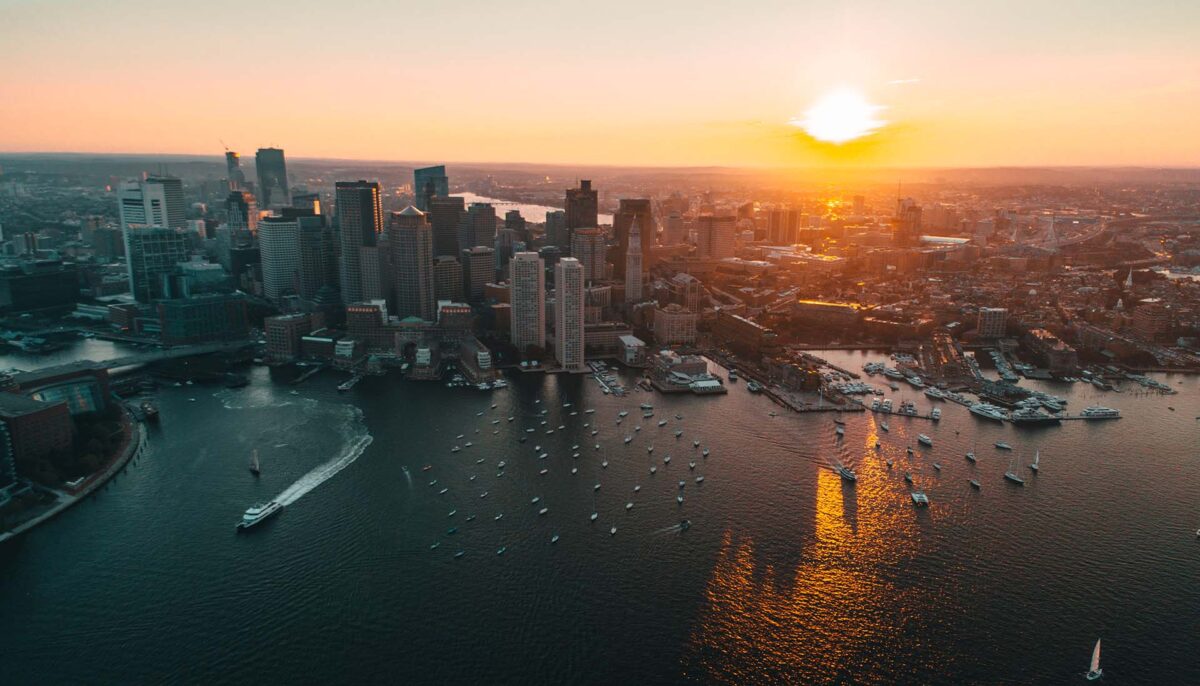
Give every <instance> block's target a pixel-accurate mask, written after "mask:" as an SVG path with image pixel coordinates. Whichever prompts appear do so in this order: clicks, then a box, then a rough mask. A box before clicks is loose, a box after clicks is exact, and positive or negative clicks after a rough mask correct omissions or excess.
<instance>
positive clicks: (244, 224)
mask: <svg viewBox="0 0 1200 686" xmlns="http://www.w3.org/2000/svg"><path fill="white" fill-rule="evenodd" d="M225 215H226V217H227V218H228V220H227V222H226V223H227V224H229V228H231V229H233V230H235V231H249V232H250V233H254V232H256V231H258V201H257V200H255V199H254V194H253V193H250V192H249V191H238V190H235V191H230V192H229V197H227V198H226V199H225Z"/></svg>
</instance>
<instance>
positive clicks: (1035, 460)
mask: <svg viewBox="0 0 1200 686" xmlns="http://www.w3.org/2000/svg"><path fill="white" fill-rule="evenodd" d="M1040 459H1042V451H1041V449H1040V448H1039V449H1038V450H1037V452H1035V453H1034V454H1033V466H1034V468H1035V469H1036V468H1037V464H1038V460H1040Z"/></svg>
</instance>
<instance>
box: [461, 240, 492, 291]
mask: <svg viewBox="0 0 1200 686" xmlns="http://www.w3.org/2000/svg"><path fill="white" fill-rule="evenodd" d="M462 270H463V292H464V293H465V295H466V298H467V302H472V303H477V302H483V288H484V286H486V285H487V284H489V283H491V282H492V281H494V280H495V279H496V250H495V249H494V248H489V247H487V246H484V245H477V246H475V247H473V248H467V249H466V250H463V251H462Z"/></svg>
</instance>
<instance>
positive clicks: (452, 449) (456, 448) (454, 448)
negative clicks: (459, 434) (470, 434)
mask: <svg viewBox="0 0 1200 686" xmlns="http://www.w3.org/2000/svg"><path fill="white" fill-rule="evenodd" d="M460 450H462V448H460V447H458V446H457V445H456V446H454V447H453V448H451V449H450V452H452V453H456V452H458V451H460Z"/></svg>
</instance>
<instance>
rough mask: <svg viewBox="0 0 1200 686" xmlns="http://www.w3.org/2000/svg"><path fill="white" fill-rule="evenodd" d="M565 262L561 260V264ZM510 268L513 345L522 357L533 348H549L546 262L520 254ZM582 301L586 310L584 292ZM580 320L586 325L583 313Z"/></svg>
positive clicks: (514, 257) (530, 253)
mask: <svg viewBox="0 0 1200 686" xmlns="http://www.w3.org/2000/svg"><path fill="white" fill-rule="evenodd" d="M565 260H566V258H564V259H563V260H559V264H560V265H561V264H562V263H563V262H564V261H565ZM509 268H510V269H511V272H512V277H511V281H512V296H511V298H512V315H511V316H512V322H511V324H510V329H511V335H512V343H513V345H514V346H516V348H517V350H519V351H520V352H521V353H522V354H523V353H525V352H526V350H528V349H529V348H530V347H534V348H539V349H543V348H545V347H546V269H545V263H544V262H542V258H541V257H539V256H538V254H537V253H535V252H519V253H517V254H516V255H513V259H512V262H511V263H510V264H509ZM580 277H581V278H582V267H580ZM579 302H580V305H581V307H582V302H583V297H582V293H581V294H580V299H579ZM579 321H580V323H581V324H582V322H583V315H582V313H580V318H579Z"/></svg>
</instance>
